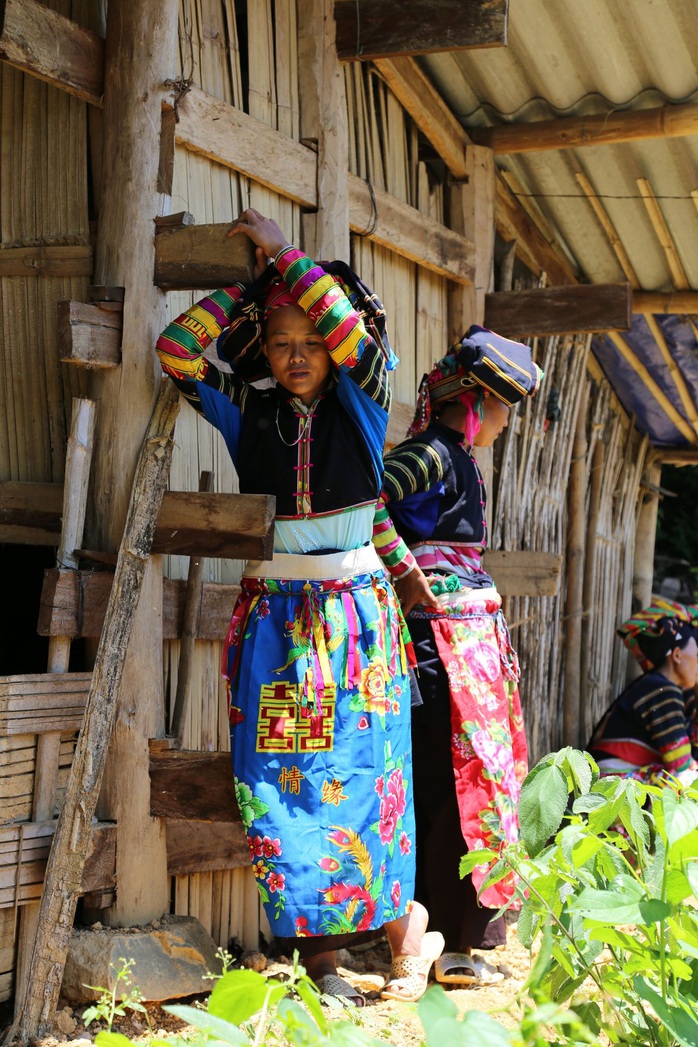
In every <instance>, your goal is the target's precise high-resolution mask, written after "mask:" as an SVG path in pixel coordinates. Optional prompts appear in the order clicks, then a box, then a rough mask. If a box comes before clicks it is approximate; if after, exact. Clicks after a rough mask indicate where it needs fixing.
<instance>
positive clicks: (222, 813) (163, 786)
mask: <svg viewBox="0 0 698 1047" xmlns="http://www.w3.org/2000/svg"><path fill="white" fill-rule="evenodd" d="M150 813H151V814H152V815H153V817H155V818H176V819H185V820H191V819H193V820H196V821H205V822H239V821H240V811H239V809H238V805H237V801H236V800H235V783H234V781H233V765H232V760H231V756H230V753H224V752H214V753H211V752H198V751H196V752H192V751H188V750H185V749H160V748H159V747H157V746H156V747H151V750H150Z"/></svg>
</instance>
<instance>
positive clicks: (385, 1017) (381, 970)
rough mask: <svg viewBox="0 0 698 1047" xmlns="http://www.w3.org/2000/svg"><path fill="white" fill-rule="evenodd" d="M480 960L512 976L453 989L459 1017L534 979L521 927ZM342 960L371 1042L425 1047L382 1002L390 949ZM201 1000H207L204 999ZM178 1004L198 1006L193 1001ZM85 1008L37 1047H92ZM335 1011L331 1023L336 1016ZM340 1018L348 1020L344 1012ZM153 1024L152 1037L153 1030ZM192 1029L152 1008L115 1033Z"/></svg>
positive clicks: (509, 996)
mask: <svg viewBox="0 0 698 1047" xmlns="http://www.w3.org/2000/svg"><path fill="white" fill-rule="evenodd" d="M475 956H476V957H477V958H480V959H483V960H486V961H487V962H488V963H489V964H491V965H492V966H493V967H497V968H499V970H501V971H502V973H504V974H505V975H506V977H505V979H504V981H502V982H499V983H498V984H496V985H487V986H474V987H470V988H467V989H463V988H462V989H448V993H449V997H450V999H451V1000H453V1001H454V1002H455V1004H456V1005H457V1007H458V1009H459V1011H461V1012H464V1011H467V1010H472V1009H474V1008H476V1009H478V1010H481V1011H490V1012H492V1011H500V1010H501V1009H503V1008H504V1009H506V1008H509V1006H510V1005H511V1004H512V1003H513V1000H514V997H515V995H516V993H517V992H518V990H519V989H520V988H521V986H522V985H523V983H524V981H525V980H526V977H527V975H528V971H529V967H530V959H529V954H528V952H527V951H526V950H525V949H524V948H523V946H522V945H521V944H520V943H519V941H518V939H517V937H516V926H515V925H513V924H511V925H510V926H509V927H508V934H507V944H506V945H504V946H500V947H499V948H497V949H494V950H492V951H489V952H486V953H480V954H478V953H475ZM255 959H259V963H258V964H255V962H254V960H253V959H252V958H251V960H250V963H249V966H260V965H261V963H263V962H264V958H262V957H260V956H259V954H255ZM285 959H286V958H285V957H279V958H278V959H273V960H269V961H268V962H267V965H266V967H265V974H266V973H268V974H280V973H288V972H289V971H290V964H289V963H287V962H285ZM339 959H340V960H341V961H343V962H342V963H341V965H340V971H339V973H340V974H341V975H343V976H344V977H346V978H347V979H348V980H349V981H350V982H351V983H352V984H354V985H356V986H357V987H358V988H360V989H361V990H362V991H363V992H365V993H366V994H367V997H368V998H367V1004H366V1006H365V1007H363V1008H362V1009H361V1010H359V1011H355V1012H354V1015H355V1017H356V1020H357V1023H358V1024H359V1025H360V1026H361V1027H362V1028H363V1029H364V1030H365V1031H366V1032H367V1033H369V1034H370V1035H371V1036H374V1037H375V1038H376V1039H379V1040H382V1041H383V1042H384V1043H386V1044H392V1045H394V1047H419V1045H420V1044H421V1043H422V1042H423V1033H422V1026H421V1023H420V1021H419V1018H418V1016H417V1009H416V1005H414V1004H405V1003H400V1002H398V1001H395V1000H381V999H380V998H379V997H378V989H379V988H380V987H381V986H382V984H383V982H384V981H385V977H386V975H387V972H388V971H389V966H390V962H389V951H388V947H387V944H386V943H378V944H377V945H374V946H372V947H371V948H366V947H363V949H362V947H358V948H356V949H353V950H351V951H350V952H347V951H345V952H343V953H342V954H341V955H340V956H339ZM201 999H202V1000H203V999H205V997H204V996H202V997H201ZM176 1002H180V1003H181V1002H187V1003H192V1002H194V1001H193V1000H191V999H188V1000H186V1001H176ZM84 1009H85V1008H76V1009H75V1010H72V1009H71V1008H69V1007H64V1006H62V1005H61V1008H60V1010H59V1012H58V1014H57V1027H56V1030H55V1035H54V1036H50V1037H47V1038H46V1039H44V1040H41V1041H39V1043H38V1044H37V1047H89V1045H90V1044H91V1043H92V1042H93V1040H94V1038H95V1036H96V1035H97V1033H98V1032H99V1031H100V1030H101V1029H104V1028H106V1025H105V1024H104V1023H103V1022H98V1021H94V1022H92V1023H91V1024H90V1025H89V1026H88V1028H87V1029H85V1026H84V1024H83V1022H82V1020H81V1019H82V1014H83V1011H84ZM334 1013H335V1012H334V1011H332V1013H331V1014H330V1017H332V1016H334ZM337 1014H338V1017H344V1016H345V1015H344V1014H343V1013H342V1011H339V1012H337ZM496 1017H497V1018H498V1020H499V1021H501V1022H502V1023H503V1024H505V1025H506V1024H511V1021H512V1019H511V1017H508V1016H507V1014H506V1013H504V1014H499V1013H498V1014H497V1015H496ZM10 1018H11V1012H10V1011H9V1010H8V1011H7V1013H0V1042H2V1039H3V1035H4V1030H3V1029H2V1026H3V1024H5V1025H7V1024H9V1021H10ZM148 1024H149V1025H150V1029H151V1030H152V1033H151V1032H150V1031H149V1029H148ZM185 1028H186V1027H185V1026H184V1025H183V1023H182V1022H180V1021H179V1020H178V1019H177V1018H175V1017H174V1016H173V1015H171V1014H168V1013H167V1012H166V1011H165V1010H163V1008H162V1007H161V1006H159V1005H157V1004H149V1005H148V1021H146V1017H145V1015H143V1014H136V1013H130V1014H128V1015H127V1016H126V1017H125V1018H118V1017H117V1018H116V1019H115V1021H114V1024H113V1029H114V1031H117V1032H121V1033H123V1034H124V1035H125V1036H128V1037H129V1039H131V1040H134V1041H136V1042H142V1043H143V1044H146V1043H147V1041H148V1039H149V1038H150V1036H151V1035H155V1036H157V1038H159V1039H160V1038H162V1037H163V1036H165V1035H169V1034H174V1033H177V1032H182V1031H184V1029H185Z"/></svg>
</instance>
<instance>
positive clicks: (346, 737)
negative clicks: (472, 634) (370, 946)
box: [224, 551, 414, 937]
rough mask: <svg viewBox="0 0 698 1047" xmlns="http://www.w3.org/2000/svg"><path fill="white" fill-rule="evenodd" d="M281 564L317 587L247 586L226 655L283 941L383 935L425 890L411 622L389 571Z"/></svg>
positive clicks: (246, 798)
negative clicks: (417, 861) (407, 645)
mask: <svg viewBox="0 0 698 1047" xmlns="http://www.w3.org/2000/svg"><path fill="white" fill-rule="evenodd" d="M362 552H363V551H362ZM277 559H278V558H275V561H274V562H275V563H276V560H277ZM283 560H284V573H285V574H288V573H291V572H290V571H288V570H287V568H288V562H289V561H291V560H292V561H293V562H294V572H293V573H295V574H299V573H302V571H303V570H307V571H308V573H309V574H311V579H308V578H307V577H304V578H297V579H295V580H294V579H293V578H291V579H289V578H288V577H285V578H284V579H279V578H269V577H257V576H255V577H252V576H250V577H245V578H243V579H242V583H241V594H240V598H239V600H238V602H237V604H236V607H235V610H234V611H233V617H232V620H231V625H230V631H229V633H228V638H227V643H226V649H225V653H224V672H225V675H226V676H227V678H228V680H229V697H230V719H231V748H232V755H233V769H234V774H235V792H236V797H237V801H238V805H239V807H240V815H241V818H242V822H243V826H244V829H245V832H246V833H247V841H248V844H249V848H250V858H251V861H252V867H253V869H254V873H255V877H256V881H257V887H258V890H259V893H260V896H261V898H262V901H263V903H264V907H265V910H266V912H267V916H268V918H269V922H270V924H271V927H272V930H273V932H274V934H275V935H277V936H282V937H294V936H296V937H309V936H318V935H331V934H344V933H350V932H355V931H366V930H374V929H376V928H379V927H381V926H382V925H383V924H384V923H386V922H387V921H389V920H394V919H397V918H398V917H400V916H403V915H404V914H405V913H406V912H408V911H409V908H410V906H411V904H412V898H413V892H414V813H413V806H412V765H411V757H410V691H409V680H408V676H407V664H406V658H405V650H404V646H403V640H402V631H401V625H402V620H401V616H400V612H399V610H398V606H397V602H396V599H395V595H394V592H393V589H392V587H391V586H390V584H389V583H388V582H387V581H386V578H385V575H384V573H383V571H382V568H377V569H375V570H374V569H368V570H366V571H365V572H364V573H358V574H357V573H352V575H351V576H347V577H339V578H337V577H334V578H321V577H318V575H321V574H322V573H323V569H324V570H327V569H329V568H334V569H335V570H336V566H337V564H336V555H335V554H332V555H330V556H327V557H325V556H312V557H301V556H294V557H292V558H291V557H289V556H286V557H283ZM363 560H364V562H365V561H366V557H365V556H364V558H363ZM324 561H329V562H328V563H326V564H325V565H324V568H323V562H324ZM369 562H370V559H369Z"/></svg>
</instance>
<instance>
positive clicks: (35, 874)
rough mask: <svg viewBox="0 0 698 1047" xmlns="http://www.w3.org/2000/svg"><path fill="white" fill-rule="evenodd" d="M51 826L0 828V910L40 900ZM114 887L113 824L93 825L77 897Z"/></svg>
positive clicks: (114, 828)
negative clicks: (88, 892)
mask: <svg viewBox="0 0 698 1047" xmlns="http://www.w3.org/2000/svg"><path fill="white" fill-rule="evenodd" d="M55 826H56V822H21V823H20V824H17V823H14V824H12V825H4V826H0V909H5V908H11V907H13V906H14V905H15V902H16V903H17V904H19V905H26V904H27V903H28V902H33V901H38V899H39V898H41V891H42V888H43V882H44V876H45V873H46V863H47V861H48V856H49V852H50V849H51V841H52V840H53V835H54V832H55ZM20 843H21V863H20ZM248 853H249V852H248ZM115 885H116V826H115V825H114V823H113V822H101V823H100V822H97V823H96V824H93V825H92V826H91V827H90V839H89V845H88V850H87V856H86V859H85V867H84V869H83V874H82V881H81V885H80V894H84V893H85V892H87V891H95V890H107V889H109V888H112V887H114V886H115Z"/></svg>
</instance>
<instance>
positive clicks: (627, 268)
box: [575, 171, 640, 288]
mask: <svg viewBox="0 0 698 1047" xmlns="http://www.w3.org/2000/svg"><path fill="white" fill-rule="evenodd" d="M575 178H576V179H577V181H578V182H579V184H580V186H581V187H582V189H583V190H584V194H585V196H586V198H587V200H588V201H589V203H590V204H591V207H592V210H593V212H594V214H595V215H596V217H597V218H598V220H599V222H600V224H601V228H602V229H603V231H604V232H605V234H606V236H607V237H608V240H609V243H610V245H611V247H612V248H613V250H614V252H615V256H616V258H617V259H618V261H619V262H620V267H621V269H622V270H623V272H624V273H625V276H626V277H627V279H628V282H629V283H630V286H631V287H633V288H635V287H639V286H640V281H639V279H638V276H637V273H636V272H635V270H634V269H633V264H632V262H631V261H630V258H629V257H628V253H627V251H626V250H625V248H624V247H623V243H622V241H621V238H620V237H619V235H618V233H617V232H616V229H615V226H614V225H613V222H612V221H611V219H610V218H609V216H608V214H607V212H606V208H605V207H604V205H603V204H602V203H601V201H600V200H599V197H598V195H597V193H596V190H595V189H594V187H593V186H592V184H591V182H590V181H589V179H588V178H587V176H586V175H585V174H583V173H582V172H581V171H577V172H576V173H575Z"/></svg>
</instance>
